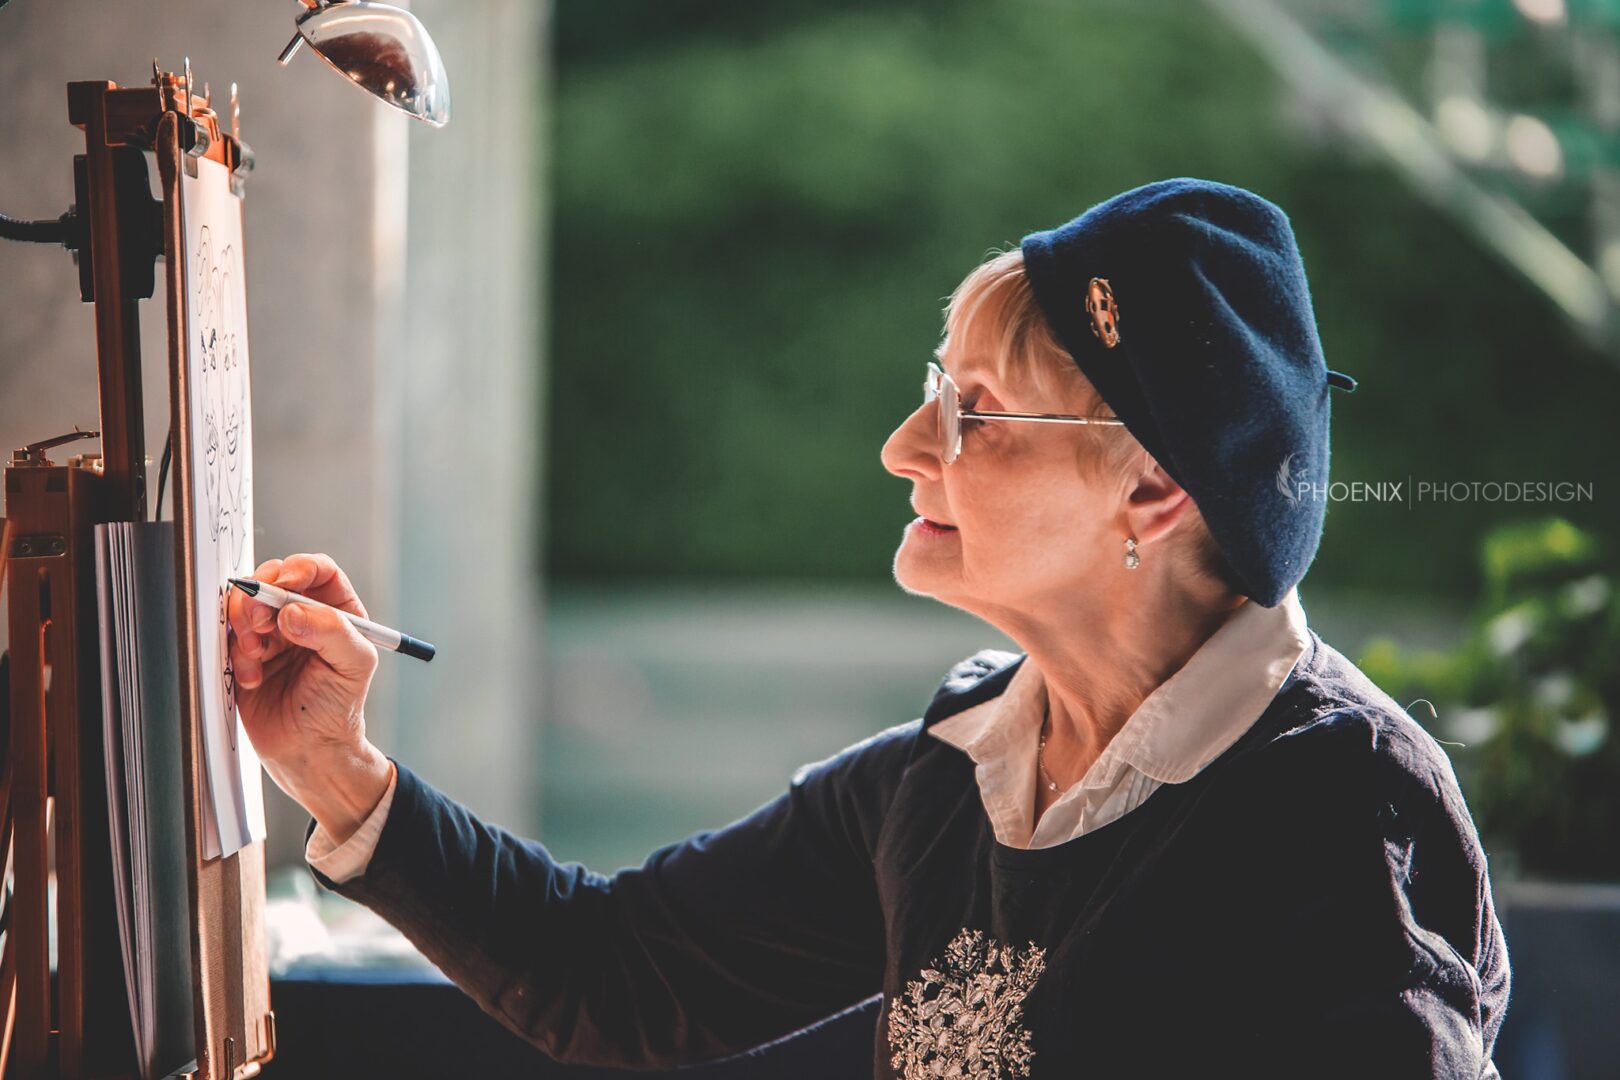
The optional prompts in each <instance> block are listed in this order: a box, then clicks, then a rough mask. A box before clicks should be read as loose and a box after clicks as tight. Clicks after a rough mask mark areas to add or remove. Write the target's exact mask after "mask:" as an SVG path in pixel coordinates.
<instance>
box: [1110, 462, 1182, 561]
mask: <svg viewBox="0 0 1620 1080" xmlns="http://www.w3.org/2000/svg"><path fill="white" fill-rule="evenodd" d="M1147 465H1148V468H1147V470H1146V471H1145V472H1143V473H1142V474H1141V476H1140V477H1138V478H1137V483H1136V487H1135V488H1134V489H1132V491H1131V493H1130V496H1129V497H1128V498H1127V499H1126V503H1125V518H1126V524H1127V527H1128V528H1129V529H1130V531H1131V535H1132V536H1134V537H1136V542H1137V543H1138V544H1142V545H1147V544H1152V543H1155V542H1156V541H1159V540H1162V539H1164V538H1165V537H1166V536H1168V535H1170V534H1171V533H1172V532H1174V531H1175V530H1176V528H1177V527H1178V526H1179V525H1180V524H1181V523H1182V521H1183V520H1185V519H1186V517H1187V513H1188V511H1190V510H1193V509H1194V508H1195V505H1194V503H1193V501H1192V496H1191V495H1188V494H1187V492H1186V489H1185V488H1183V487H1182V486H1181V485H1180V484H1178V483H1176V482H1175V480H1173V479H1171V477H1170V474H1169V473H1167V472H1165V471H1164V466H1162V465H1160V464H1159V463H1158V462H1157V461H1154V460H1153V459H1152V458H1151V457H1150V458H1148V459H1147Z"/></svg>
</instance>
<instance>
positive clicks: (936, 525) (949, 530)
mask: <svg viewBox="0 0 1620 1080" xmlns="http://www.w3.org/2000/svg"><path fill="white" fill-rule="evenodd" d="M911 527H912V528H913V529H916V530H917V531H918V532H920V533H922V534H923V535H925V536H953V535H955V533H956V531H957V530H956V526H955V525H944V524H941V523H940V522H938V521H929V520H928V519H927V518H925V517H920V518H917V519H916V520H915V521H913V522H912V523H911Z"/></svg>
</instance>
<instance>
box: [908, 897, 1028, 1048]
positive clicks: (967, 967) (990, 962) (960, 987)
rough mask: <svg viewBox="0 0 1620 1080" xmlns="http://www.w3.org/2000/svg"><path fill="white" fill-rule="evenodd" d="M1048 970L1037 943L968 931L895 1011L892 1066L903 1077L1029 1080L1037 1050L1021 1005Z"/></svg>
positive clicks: (917, 981) (915, 983) (913, 983)
mask: <svg viewBox="0 0 1620 1080" xmlns="http://www.w3.org/2000/svg"><path fill="white" fill-rule="evenodd" d="M1044 970H1046V950H1045V949H1043V948H1040V947H1038V946H1036V944H1035V943H1034V942H1033V941H1032V942H1030V943H1029V947H1028V948H1027V949H1018V948H1014V947H1013V946H1011V945H1002V944H1000V943H999V942H997V941H996V940H995V939H993V938H986V937H985V935H984V931H982V930H968V929H966V928H964V929H963V930H962V932H961V933H959V934H957V935H956V937H955V938H953V939H952V940H951V943H950V944H949V945H947V946H945V955H944V956H943V957H942V958H939V959H936V960H934V961H933V962H932V963H931V965H930V966H928V967H925V968H923V970H922V972H921V974H922V978H921V979H913V980H911V981H909V982H907V983H906V990H905V994H904V995H902V996H901V997H900V998H899V999H898V1000H896V1001H895V1002H894V1003H893V1006H892V1008H891V1009H890V1010H889V1048H890V1049H891V1050H893V1051H894V1057H893V1058H892V1059H891V1060H890V1065H892V1066H893V1067H894V1068H895V1069H896V1070H897V1071H898V1072H899V1073H900V1075H901V1076H902V1077H904V1078H905V1080H924V1078H927V1077H947V1076H949V1077H965V1078H971V1080H1012V1078H1014V1077H1027V1076H1028V1075H1029V1065H1030V1062H1031V1061H1032V1060H1033V1059H1034V1057H1035V1051H1034V1050H1033V1049H1031V1048H1030V1045H1029V1043H1030V1033H1029V1031H1028V1030H1026V1029H1025V1027H1024V1026H1023V1002H1024V998H1025V997H1026V996H1028V994H1029V992H1030V991H1031V990H1032V989H1034V987H1035V981H1036V980H1037V979H1039V978H1040V977H1041V972H1042V971H1044Z"/></svg>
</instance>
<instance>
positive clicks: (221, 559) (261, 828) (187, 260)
mask: <svg viewBox="0 0 1620 1080" xmlns="http://www.w3.org/2000/svg"><path fill="white" fill-rule="evenodd" d="M180 185H181V204H182V211H183V212H182V216H183V218H184V220H185V247H184V249H183V250H184V252H185V256H184V264H185V265H184V269H185V276H184V286H183V291H182V292H181V294H180V295H181V296H182V297H183V299H184V307H185V309H186V310H185V315H186V349H185V353H186V355H185V358H184V363H185V364H186V374H185V387H186V397H187V399H188V400H187V403H186V412H187V417H188V419H187V424H188V429H187V430H188V431H189V434H190V438H189V439H188V440H187V449H186V466H187V468H188V470H189V471H188V476H189V483H188V484H186V485H185V490H186V492H187V496H188V497H187V499H186V500H185V503H186V504H187V505H185V507H184V510H183V512H184V513H185V514H186V515H187V517H188V518H189V520H190V522H191V528H190V530H189V531H190V544H191V555H192V560H193V563H192V565H193V567H194V573H195V579H194V581H193V591H192V603H193V604H194V605H195V608H194V610H195V618H196V626H197V639H196V645H195V648H196V657H195V660H196V671H197V672H198V686H197V693H198V704H199V708H200V715H201V718H202V724H201V727H202V743H203V754H204V757H205V758H206V760H207V780H208V783H207V785H206V788H205V792H206V795H207V799H206V804H205V806H204V811H205V813H206V816H207V825H208V827H207V828H205V829H204V833H203V849H204V857H205V858H214V857H216V856H223V855H229V854H230V853H231V852H233V851H237V850H239V849H241V848H242V847H243V846H244V845H246V844H249V843H252V842H253V841H254V840H256V839H263V837H264V835H265V824H264V796H263V785H262V783H261V774H262V772H263V770H262V768H261V766H260V763H259V758H258V755H257V754H256V753H255V752H254V748H253V743H252V741H251V740H250V739H248V738H247V736H246V734H245V733H244V732H243V731H242V728H241V720H240V718H239V717H238V715H237V707H236V691H237V686H236V673H235V671H234V670H232V666H231V661H230V626H229V623H228V620H227V618H226V612H227V610H228V608H227V601H228V599H229V592H228V590H229V587H230V586H229V585H228V580H229V579H230V578H232V577H242V576H248V575H251V574H252V573H253V565H254V563H253V413H252V399H251V389H250V384H249V379H248V371H249V364H248V353H249V348H248V311H247V283H246V275H245V272H244V267H243V263H242V253H243V246H242V205H241V201H240V200H239V199H238V198H237V196H236V195H235V194H234V193H233V192H232V190H231V186H230V175H229V170H227V169H226V168H225V166H224V165H222V164H220V163H219V162H216V161H212V160H210V159H207V158H203V159H201V160H199V161H198V162H197V173H196V175H195V176H192V175H185V176H182V177H181V180H180ZM175 513H176V516H177V517H178V516H179V514H180V513H182V508H181V507H180V506H179V505H176V507H175Z"/></svg>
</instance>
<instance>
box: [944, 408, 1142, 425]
mask: <svg viewBox="0 0 1620 1080" xmlns="http://www.w3.org/2000/svg"><path fill="white" fill-rule="evenodd" d="M962 417H963V418H964V419H970V420H1030V421H1034V422H1035V423H1038V424H1103V425H1107V426H1109V427H1124V426H1125V421H1123V420H1116V419H1114V418H1113V417H1111V416H1061V415H1058V414H1056V413H1017V412H975V411H973V410H971V409H963V410H962Z"/></svg>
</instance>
